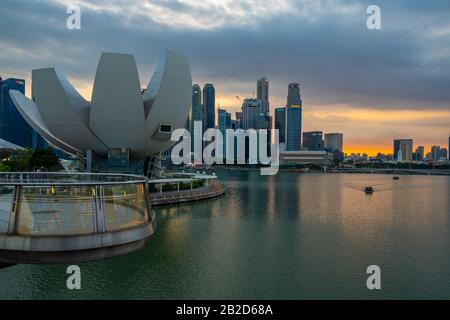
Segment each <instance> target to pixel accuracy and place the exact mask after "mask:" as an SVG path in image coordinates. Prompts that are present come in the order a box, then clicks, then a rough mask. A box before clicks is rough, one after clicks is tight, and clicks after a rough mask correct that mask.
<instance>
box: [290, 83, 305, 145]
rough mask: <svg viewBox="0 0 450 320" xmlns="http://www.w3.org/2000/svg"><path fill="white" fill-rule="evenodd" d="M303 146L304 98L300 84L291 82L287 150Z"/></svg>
mask: <svg viewBox="0 0 450 320" xmlns="http://www.w3.org/2000/svg"><path fill="white" fill-rule="evenodd" d="M301 146H302V99H301V96H300V84H298V83H291V84H289V88H288V96H287V105H286V150H287V151H299V150H301Z"/></svg>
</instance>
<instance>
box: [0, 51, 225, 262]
mask: <svg viewBox="0 0 450 320" xmlns="http://www.w3.org/2000/svg"><path fill="white" fill-rule="evenodd" d="M191 88H192V78H191V71H190V67H189V63H188V60H187V58H186V57H184V56H183V55H181V54H178V53H175V52H172V51H167V52H166V54H165V56H164V58H163V59H162V60H161V62H160V63H159V64H158V66H157V67H156V70H155V72H154V74H153V77H152V78H151V80H150V83H149V84H148V86H147V88H145V89H141V85H140V81H139V75H138V70H137V67H136V62H135V60H134V57H133V56H132V55H129V54H118V53H103V54H102V55H101V58H100V62H99V64H98V68H97V73H96V76H95V83H94V86H93V92H92V99H91V101H90V102H89V101H86V100H85V99H84V98H83V97H82V96H81V95H80V94H79V93H78V92H77V90H76V89H75V88H74V87H73V86H72V85H71V84H70V82H69V80H68V79H67V78H66V77H65V76H64V75H63V74H62V73H61V72H60V71H59V70H56V69H55V68H45V69H37V70H33V71H32V91H33V100H30V99H28V98H27V97H25V96H24V95H23V94H22V93H20V92H19V91H11V92H10V95H11V97H12V99H13V101H14V104H15V105H16V107H17V109H18V110H19V112H20V113H21V114H22V116H23V117H24V119H25V120H26V121H27V122H28V123H29V124H30V126H31V127H33V128H34V129H35V130H36V131H37V132H38V133H39V134H40V135H41V136H42V137H44V138H45V139H46V140H48V141H49V142H50V143H51V144H53V145H54V146H56V147H57V148H59V149H61V150H63V151H65V152H67V153H70V154H72V155H76V159H79V161H78V162H79V163H80V167H79V169H80V171H85V172H83V173H67V172H65V173H42V172H38V173H36V172H30V173H27V172H15V173H2V174H0V268H1V267H2V264H7V265H10V264H16V263H67V262H78V261H89V260H96V259H105V258H109V257H114V256H118V255H123V254H126V253H129V252H132V251H135V250H137V249H140V248H142V247H143V246H144V244H145V242H146V240H147V239H148V237H149V236H150V235H151V234H153V232H154V230H155V227H156V224H155V213H154V211H153V210H152V206H151V203H150V194H149V189H148V188H149V186H148V184H149V180H148V178H147V177H145V176H142V173H145V175H147V174H148V168H150V167H157V163H158V154H159V153H160V152H162V151H164V150H166V149H168V148H170V147H171V145H172V144H173V143H174V142H172V141H171V135H172V132H173V131H174V130H176V129H178V128H183V127H184V125H185V123H186V121H187V118H188V114H189V109H190V105H191V90H192V89H191ZM152 162H153V163H152ZM111 171H117V172H120V173H117V172H116V173H111ZM86 172H87V173H86ZM95 172H100V173H95ZM105 172H108V173H105ZM127 173H128V174H127ZM130 173H138V174H139V175H132V174H130ZM191 186H192V181H191ZM216 192H217V191H216Z"/></svg>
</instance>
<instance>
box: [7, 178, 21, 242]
mask: <svg viewBox="0 0 450 320" xmlns="http://www.w3.org/2000/svg"><path fill="white" fill-rule="evenodd" d="M21 188H22V187H21V186H14V191H13V199H12V203H11V212H10V214H9V225H8V234H10V235H11V234H15V233H16V231H17V227H18V224H19V207H20V194H21V192H22V190H21Z"/></svg>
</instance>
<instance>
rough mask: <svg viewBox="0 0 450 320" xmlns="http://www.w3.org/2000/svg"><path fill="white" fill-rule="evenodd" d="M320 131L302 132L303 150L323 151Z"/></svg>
mask: <svg viewBox="0 0 450 320" xmlns="http://www.w3.org/2000/svg"><path fill="white" fill-rule="evenodd" d="M322 137H323V134H322V131H311V132H303V148H305V149H307V150H309V151H323V138H322Z"/></svg>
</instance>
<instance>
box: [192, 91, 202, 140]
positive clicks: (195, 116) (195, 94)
mask: <svg viewBox="0 0 450 320" xmlns="http://www.w3.org/2000/svg"><path fill="white" fill-rule="evenodd" d="M189 119H190V127H189V131H190V132H191V133H192V132H194V122H195V121H203V112H202V90H201V89H200V86H199V85H198V84H194V85H193V86H192V108H191V113H190V117H189Z"/></svg>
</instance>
